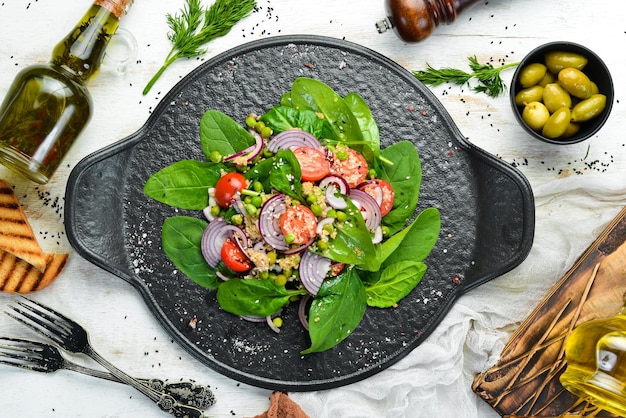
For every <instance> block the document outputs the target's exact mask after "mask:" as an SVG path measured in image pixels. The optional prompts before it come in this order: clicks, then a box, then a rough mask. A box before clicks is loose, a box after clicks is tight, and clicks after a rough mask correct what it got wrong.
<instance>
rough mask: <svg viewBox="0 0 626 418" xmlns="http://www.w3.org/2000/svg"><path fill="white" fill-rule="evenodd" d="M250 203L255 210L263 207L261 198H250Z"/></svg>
mask: <svg viewBox="0 0 626 418" xmlns="http://www.w3.org/2000/svg"><path fill="white" fill-rule="evenodd" d="M251 203H252V205H253V206H254V207H255V208H260V207H261V206H262V205H263V198H262V197H261V196H254V197H252V202H251Z"/></svg>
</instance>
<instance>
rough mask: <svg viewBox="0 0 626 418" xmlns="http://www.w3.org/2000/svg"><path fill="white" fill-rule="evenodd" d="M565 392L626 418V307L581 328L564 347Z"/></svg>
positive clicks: (580, 326) (562, 381)
mask: <svg viewBox="0 0 626 418" xmlns="http://www.w3.org/2000/svg"><path fill="white" fill-rule="evenodd" d="M565 357H566V360H567V369H566V370H565V372H564V373H563V374H562V375H561V377H560V381H561V384H562V385H563V387H564V388H565V389H567V390H568V391H570V392H572V393H573V394H575V395H576V396H578V397H580V398H583V399H587V400H589V402H591V403H593V404H594V405H596V406H597V407H599V408H602V409H604V410H606V411H608V412H611V413H613V414H616V415H619V416H622V417H626V306H625V307H624V308H622V311H621V312H620V313H619V314H617V315H616V316H614V317H612V318H607V319H596V320H593V321H589V322H586V323H584V324H581V325H579V326H578V327H576V328H575V329H574V331H573V332H572V333H571V334H570V336H569V337H568V339H567V343H566V346H565Z"/></svg>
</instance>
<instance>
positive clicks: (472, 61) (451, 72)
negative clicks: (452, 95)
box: [413, 55, 519, 97]
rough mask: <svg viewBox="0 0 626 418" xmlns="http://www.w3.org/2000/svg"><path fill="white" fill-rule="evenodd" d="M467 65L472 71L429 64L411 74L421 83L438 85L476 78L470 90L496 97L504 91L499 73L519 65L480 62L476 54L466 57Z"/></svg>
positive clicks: (517, 63) (459, 83) (504, 86)
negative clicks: (476, 81)
mask: <svg viewBox="0 0 626 418" xmlns="http://www.w3.org/2000/svg"><path fill="white" fill-rule="evenodd" d="M467 59H468V60H469V66H470V68H471V70H472V72H469V73H468V72H466V71H463V70H460V69H457V68H433V67H431V66H430V64H426V65H427V69H426V70H418V71H413V75H414V76H415V77H416V78H417V79H418V80H420V81H421V82H422V83H424V84H427V85H429V86H438V85H440V84H443V83H454V84H458V85H460V86H461V85H463V84H465V83H468V84H469V81H470V80H471V79H476V80H478V84H477V85H475V86H470V88H471V89H472V91H475V92H476V93H485V94H486V95H488V96H491V97H497V96H499V95H501V94H502V93H504V91H505V90H506V85H505V84H504V81H502V78H501V77H500V73H501V72H502V71H503V70H505V69H507V68H511V67H515V66H517V65H519V62H513V63H510V64H505V65H502V66H500V67H494V66H493V65H491V64H490V63H485V64H481V63H479V62H478V59H476V56H475V55H474V56H472V57H468V58H467Z"/></svg>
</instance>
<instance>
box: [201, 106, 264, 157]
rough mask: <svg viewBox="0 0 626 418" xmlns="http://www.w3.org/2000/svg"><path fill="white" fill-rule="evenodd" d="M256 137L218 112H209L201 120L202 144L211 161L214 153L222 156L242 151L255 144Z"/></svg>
mask: <svg viewBox="0 0 626 418" xmlns="http://www.w3.org/2000/svg"><path fill="white" fill-rule="evenodd" d="M254 142H255V141H254V137H253V136H252V134H251V133H250V132H248V131H247V130H246V129H245V128H244V127H243V126H242V125H240V124H239V123H237V122H235V121H234V120H233V119H231V118H230V117H229V116H227V115H225V114H224V113H222V112H219V111H217V110H207V111H206V112H205V113H204V115H202V119H201V120H200V144H201V145H202V151H203V152H204V155H205V156H206V158H207V160H209V159H210V158H209V156H210V155H211V152H212V151H218V152H219V153H220V154H221V155H222V156H227V155H231V154H234V153H235V152H238V151H242V150H244V149H246V148H248V147H249V146H251V145H253V144H254Z"/></svg>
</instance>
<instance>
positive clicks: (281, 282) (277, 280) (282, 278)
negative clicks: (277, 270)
mask: <svg viewBox="0 0 626 418" xmlns="http://www.w3.org/2000/svg"><path fill="white" fill-rule="evenodd" d="M274 283H276V284H277V285H278V286H284V285H286V284H287V276H285V275H284V274H279V275H277V276H276V277H275V278H274Z"/></svg>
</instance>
